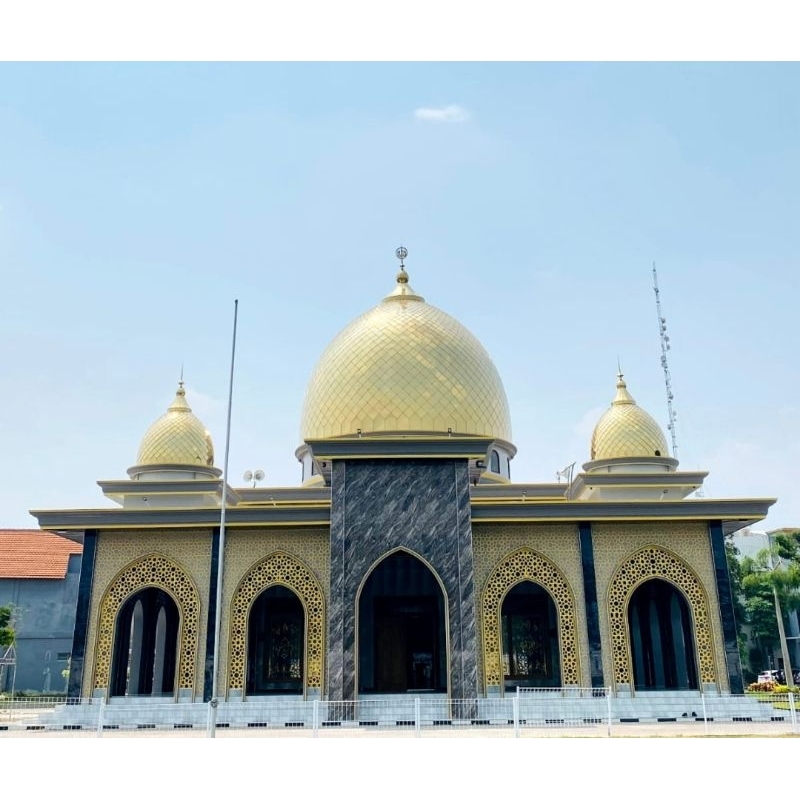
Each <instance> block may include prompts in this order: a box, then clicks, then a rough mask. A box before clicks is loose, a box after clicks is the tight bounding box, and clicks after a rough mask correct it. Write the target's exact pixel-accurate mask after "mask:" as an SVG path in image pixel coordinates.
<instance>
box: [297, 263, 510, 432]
mask: <svg viewBox="0 0 800 800" xmlns="http://www.w3.org/2000/svg"><path fill="white" fill-rule="evenodd" d="M404 255H405V251H404ZM359 430H360V431H361V433H362V434H370V433H389V434H393V433H417V434H431V433H432V434H437V435H441V434H445V435H446V434H447V433H448V431H450V432H452V433H453V434H474V435H479V436H492V437H494V438H496V439H501V440H503V441H505V442H508V443H509V444H510V443H511V418H510V414H509V410H508V401H507V399H506V394H505V390H504V389H503V384H502V381H501V380H500V376H499V374H498V372H497V369H496V368H495V366H494V364H493V363H492V360H491V358H490V357H489V354H488V353H487V352H486V350H485V349H484V348H483V346H482V345H481V343H480V342H479V341H478V340H477V339H476V338H475V337H474V336H473V335H472V334H471V333H470V332H469V331H468V330H467V329H466V328H465V327H464V326H463V325H461V323H459V322H457V321H456V320H455V319H453V318H452V317H451V316H449V315H448V314H445V312H444V311H441V310H439V309H438V308H436V307H435V306H432V305H429V304H428V303H426V302H425V299H424V298H423V297H421V296H420V295H418V294H417V293H416V292H415V291H414V290H413V289H412V288H411V285H410V284H409V282H408V273H407V272H406V270H405V268H404V267H401V269H400V272H399V273H398V275H397V283H396V285H395V287H394V290H393V291H392V292H391V294H389V295H388V296H387V297H385V298H384V299H383V301H382V302H380V303H379V304H378V305H377V306H375V308H373V309H371V310H370V311H367V312H366V313H365V314H362V315H361V316H360V317H358V318H357V319H355V320H354V321H353V322H351V323H350V324H349V325H348V326H347V327H345V328H344V330H342V331H341V333H339V335H338V336H336V337H335V338H334V340H333V341H332V342H331V343H330V344H329V345H328V347H327V348H326V350H325V351H324V352H323V354H322V356H321V358H320V360H319V361H318V363H317V366H316V368H315V369H314V372H313V374H312V375H311V379H310V381H309V383H308V389H307V391H306V397H305V403H304V406H303V413H302V421H301V426H300V435H301V437H302V438H303V439H323V438H329V437H334V436H347V435H356V434H357V433H358V432H359Z"/></svg>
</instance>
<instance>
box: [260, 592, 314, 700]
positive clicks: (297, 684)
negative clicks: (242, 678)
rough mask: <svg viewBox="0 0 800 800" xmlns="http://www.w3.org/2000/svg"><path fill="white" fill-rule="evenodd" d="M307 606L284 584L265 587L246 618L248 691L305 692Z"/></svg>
mask: <svg viewBox="0 0 800 800" xmlns="http://www.w3.org/2000/svg"><path fill="white" fill-rule="evenodd" d="M304 642H305V610H304V609H303V604H302V602H301V601H300V598H299V597H298V596H297V595H296V594H295V593H294V592H293V591H292V590H291V589H288V588H286V587H285V586H280V585H274V586H270V587H269V588H268V589H265V590H264V591H263V592H261V594H260V595H259V596H258V597H257V598H256V599H255V601H254V602H253V605H252V608H251V609H250V616H249V619H248V622H247V694H248V695H259V694H302V693H303V673H304V669H305V658H304V652H303V650H304Z"/></svg>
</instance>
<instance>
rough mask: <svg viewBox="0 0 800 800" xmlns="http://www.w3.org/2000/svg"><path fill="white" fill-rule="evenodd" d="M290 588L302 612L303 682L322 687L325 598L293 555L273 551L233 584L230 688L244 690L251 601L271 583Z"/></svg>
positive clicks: (312, 576)
mask: <svg viewBox="0 0 800 800" xmlns="http://www.w3.org/2000/svg"><path fill="white" fill-rule="evenodd" d="M276 584H277V585H280V586H285V587H286V588H287V589H291V590H292V591H293V592H294V593H295V594H296V595H297V596H298V597H299V598H300V601H301V602H302V604H303V609H304V611H305V653H306V657H305V664H306V669H305V673H306V674H305V676H304V677H305V685H306V686H307V687H309V688H315V689H321V688H322V674H323V672H322V670H323V657H324V652H325V650H324V635H323V632H324V630H325V600H324V597H323V593H322V589H321V587H320V586H319V584H318V583H317V581H316V580H315V578H314V575H313V573H312V572H311V571H310V570H309V569H308V567H306V565H305V564H303V562H302V561H300V560H299V559H298V558H296V557H295V556H292V555H289V554H288V553H273V554H272V555H270V556H268V557H267V558H265V559H263V560H262V561H260V562H259V563H258V564H256V565H255V566H254V567H253V568H252V569H251V570H250V571H249V572H248V573H247V574H246V575H245V576H244V578H243V579H242V581H241V583H240V584H239V585H238V586H237V587H236V591H235V592H234V594H233V600H232V603H231V631H230V645H229V663H230V680H229V684H228V688H229V689H239V690H242V691H243V690H244V686H245V678H246V672H247V623H248V618H249V616H250V609H251V607H252V605H253V601H254V600H255V599H256V597H258V595H260V594H261V592H263V591H264V590H265V589H268V588H269V587H270V586H274V585H276Z"/></svg>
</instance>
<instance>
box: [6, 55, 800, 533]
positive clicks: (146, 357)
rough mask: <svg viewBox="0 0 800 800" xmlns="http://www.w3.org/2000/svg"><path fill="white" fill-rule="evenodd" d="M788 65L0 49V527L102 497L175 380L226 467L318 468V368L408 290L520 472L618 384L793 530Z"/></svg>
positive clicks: (566, 458) (537, 466)
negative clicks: (496, 374)
mask: <svg viewBox="0 0 800 800" xmlns="http://www.w3.org/2000/svg"><path fill="white" fill-rule="evenodd" d="M798 87H800V66H799V65H798V64H793V63H773V64H767V63H701V64H698V63H662V64H657V63H652V64H641V63H505V64H503V63H496V64H490V63H382V64H378V63H328V64H305V63H263V64H246V63H241V64H234V63H231V64H204V63H171V64H166V63H149V64H145V63H141V64H139V63H137V64H134V63H123V64H91V63H85V64H80V63H69V64H66V63H47V64H45V63H40V64H35V63H32V64H19V63H18V64H12V63H4V64H0V270H1V273H2V276H3V286H4V292H3V296H4V299H5V302H4V308H3V314H2V315H0V334H2V335H0V354H1V355H2V363H3V364H4V366H5V380H4V389H5V390H4V392H3V401H2V414H0V441H2V442H3V444H4V447H5V451H6V460H5V464H6V468H5V469H4V470H3V473H4V474H3V480H2V481H0V511H1V512H2V515H1V516H0V525H1V526H3V527H33V526H34V524H35V520H34V519H33V518H32V517H30V516H29V515H28V513H27V512H28V510H29V509H32V508H37V509H40V508H72V507H96V506H104V505H106V504H107V501H106V500H105V498H103V496H102V494H101V492H100V490H99V488H98V487H97V486H96V483H95V481H97V480H98V479H110V478H121V477H125V474H126V472H125V471H126V469H127V468H128V467H130V466H131V465H132V464H133V463H134V461H135V458H136V452H137V449H138V444H139V440H140V439H141V437H142V435H143V434H144V432H145V430H146V429H147V427H148V426H149V425H150V423H151V422H152V421H153V420H154V419H156V418H157V417H158V416H159V415H160V414H161V413H163V411H164V410H165V409H166V407H167V405H168V404H169V402H170V400H171V397H172V396H173V393H174V389H175V386H176V382H177V380H178V377H179V374H180V370H181V365H183V367H184V372H185V378H186V384H187V391H188V396H189V400H190V402H191V404H192V406H193V408H194V410H195V411H196V413H197V414H198V416H199V417H200V418H201V419H202V420H203V421H204V422H205V423H206V425H207V427H208V428H209V430H210V431H211V432H212V435H213V436H214V440H215V444H216V448H217V453H218V465H219V466H221V461H222V454H223V450H224V434H225V411H226V402H227V385H228V369H229V354H230V336H231V325H232V318H233V301H234V299H235V298H238V299H239V330H238V337H239V338H238V348H237V364H236V375H235V389H234V407H233V423H232V437H231V457H230V471H229V475H230V478H231V482H232V483H233V484H234V485H241V483H242V480H241V475H242V473H243V472H244V471H245V470H247V469H253V470H254V469H256V468H260V469H263V470H265V471H266V473H267V478H266V481H265V484H270V485H292V484H297V483H298V482H299V480H300V465H299V464H298V463H297V462H296V460H295V458H294V450H295V448H296V447H297V445H298V444H299V430H298V429H299V420H300V409H301V406H302V400H303V395H304V392H305V385H306V382H307V379H308V377H309V375H310V373H311V371H312V369H313V366H314V363H315V362H316V359H317V358H318V356H319V355H320V353H321V352H322V350H323V349H324V347H325V346H326V345H327V343H328V342H329V341H330V340H331V339H332V338H333V336H334V335H335V334H336V333H337V332H338V331H339V330H340V329H341V328H342V327H343V326H344V325H346V324H347V323H348V322H349V321H350V320H352V319H353V318H354V317H356V316H357V315H358V314H360V313H361V312H363V311H365V310H367V309H368V308H370V307H372V306H373V305H375V304H376V303H377V302H378V301H379V300H380V298H381V297H383V296H384V295H385V294H386V293H388V291H390V289H391V288H392V285H393V281H394V275H395V272H396V269H397V262H396V260H395V258H394V255H393V252H394V249H395V248H396V247H397V246H398V245H399V244H403V245H405V246H406V247H407V248H408V250H409V257H408V259H407V266H408V271H409V274H410V276H411V282H412V285H413V286H414V288H415V289H416V290H417V291H418V292H419V293H420V294H422V295H424V296H425V297H426V299H427V300H428V301H429V302H431V303H433V304H434V305H436V306H438V307H440V308H442V309H443V310H445V311H447V312H448V313H450V314H451V315H453V316H454V317H456V318H457V319H458V320H460V321H461V322H462V323H463V324H464V325H466V326H467V327H468V328H469V329H470V330H471V331H472V332H473V333H474V334H475V335H476V336H477V337H478V338H479V339H480V340H481V341H482V342H483V344H484V345H485V346H486V348H487V350H488V351H489V353H490V354H491V355H492V357H493V359H494V361H495V364H496V365H497V367H498V370H499V371H500V374H501V376H502V378H503V381H504V383H505V387H506V392H507V394H508V398H509V403H510V406H511V414H512V424H513V430H514V441H515V444H516V445H517V447H518V450H519V452H518V455H517V458H516V459H515V461H514V462H513V465H512V474H513V476H514V479H515V480H519V481H538V480H553V479H554V477H555V473H556V472H557V471H558V470H559V469H561V468H563V467H565V466H566V465H568V464H570V463H572V462H577V464H578V467H579V466H580V465H581V464H582V463H583V462H585V461H586V460H588V450H589V438H590V436H591V430H592V427H593V425H594V423H595V422H596V420H597V418H598V417H599V416H600V414H601V413H602V412H603V410H604V409H605V408H606V407H607V405H608V403H609V402H610V401H611V399H612V397H613V394H614V381H615V373H616V367H617V358H618V357H619V359H620V361H621V364H622V369H623V372H624V373H625V375H626V379H627V381H628V386H629V389H630V391H631V393H632V394H633V396H634V397H635V398H636V400H637V401H638V402H639V404H640V405H642V406H643V407H644V408H645V409H647V410H648V411H649V412H650V413H651V414H652V415H653V416H654V417H656V419H658V420H659V421H660V422H661V424H662V425H663V426H666V422H667V418H666V417H667V409H666V400H665V389H664V379H663V373H662V372H661V365H660V361H659V359H660V346H659V340H658V328H657V319H656V309H655V300H654V293H653V288H652V274H651V269H652V263H653V262H654V261H655V262H656V264H657V267H658V272H659V284H660V288H661V299H662V304H663V311H664V314H665V316H666V318H667V325H668V331H669V334H670V337H671V342H672V349H671V351H670V354H669V357H670V368H671V372H672V379H673V389H674V393H675V408H676V411H677V414H678V426H677V435H678V445H679V453H678V456H679V458H680V461H681V466H682V467H683V468H686V469H707V470H709V471H710V475H709V478H708V479H707V484H706V495H707V496H710V497H727V496H749V497H778V498H779V502H778V503H777V504H776V505H775V506H774V507H773V510H772V512H771V513H770V515H769V517H768V519H767V520H766V521H765V522H764V523H762V525H761V526H760V527H764V528H766V527H772V528H774V527H783V526H789V525H800V499H798V498H797V496H796V491H795V480H794V477H793V476H794V470H795V468H796V464H797V463H798V461H799V460H800V437H799V436H798V427H799V426H798V419H799V418H800V399H799V397H800V395H799V394H798V389H799V388H800V387H799V386H798V383H799V381H798V377H797V372H798V370H797V366H796V365H797V343H798V339H799V338H800V337H799V336H798V333H797V323H796V321H795V316H796V305H797V298H798V266H799V265H798V261H799V260H800V243H799V240H798V233H797V232H798V226H797V220H798V212H800V188H799V187H800V102H798V101H799V100H800V89H799V88H798Z"/></svg>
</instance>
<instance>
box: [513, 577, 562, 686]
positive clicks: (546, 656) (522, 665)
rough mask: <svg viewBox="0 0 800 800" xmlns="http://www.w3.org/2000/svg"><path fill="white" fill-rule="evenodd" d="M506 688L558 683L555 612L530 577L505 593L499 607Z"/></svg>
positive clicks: (554, 607) (543, 591)
mask: <svg viewBox="0 0 800 800" xmlns="http://www.w3.org/2000/svg"><path fill="white" fill-rule="evenodd" d="M501 626H502V635H503V671H504V674H505V688H506V690H513V689H515V688H516V687H517V686H542V687H546V686H560V685H561V661H560V657H559V647H558V616H557V613H556V606H555V603H554V602H553V599H552V597H550V594H549V593H548V592H547V591H546V590H545V589H544V588H543V587H542V586H539V585H538V584H536V583H533V582H531V581H524V582H523V583H518V584H517V585H516V586H515V587H514V588H513V589H511V591H510V592H509V593H508V594H507V595H506V597H505V599H504V600H503V607H502V611H501Z"/></svg>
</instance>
